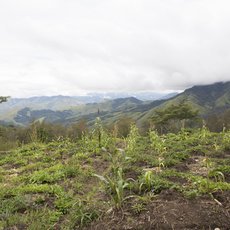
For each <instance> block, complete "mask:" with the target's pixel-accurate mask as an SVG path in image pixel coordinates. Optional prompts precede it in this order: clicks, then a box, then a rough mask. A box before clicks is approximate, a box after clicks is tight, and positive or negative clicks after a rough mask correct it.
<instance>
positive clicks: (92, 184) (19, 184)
mask: <svg viewBox="0 0 230 230" xmlns="http://www.w3.org/2000/svg"><path fill="white" fill-rule="evenodd" d="M229 165H230V131H226V130H223V132H220V133H213V132H210V131H209V130H208V129H207V128H206V127H203V128H202V129H197V130H191V129H189V130H188V129H187V130H186V129H182V130H181V131H180V132H179V133H176V134H174V133H168V134H164V135H159V134H158V133H157V132H156V131H155V130H150V131H149V133H148V135H147V136H141V135H140V134H139V133H138V129H137V128H136V126H135V125H132V126H131V128H130V133H129V135H128V136H127V137H126V138H121V137H117V135H114V133H111V132H110V133H109V132H106V130H104V129H103V127H102V124H101V122H100V120H97V123H96V126H95V128H94V129H93V130H91V132H89V133H87V134H86V133H85V134H83V135H81V139H78V140H75V141H74V140H70V139H68V138H57V139H55V140H53V141H50V142H48V143H42V142H39V141H38V140H33V142H31V143H29V144H26V145H22V146H21V147H19V148H16V149H14V150H11V151H6V152H1V154H0V204H1V206H0V229H66V230H67V229H215V228H220V229H229V227H230V166H229Z"/></svg>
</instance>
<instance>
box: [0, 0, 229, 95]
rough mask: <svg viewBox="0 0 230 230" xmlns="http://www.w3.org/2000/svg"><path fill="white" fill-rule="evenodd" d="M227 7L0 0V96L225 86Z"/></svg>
mask: <svg viewBox="0 0 230 230" xmlns="http://www.w3.org/2000/svg"><path fill="white" fill-rule="evenodd" d="M229 9H230V1H229V0H20V1H19V0H0V95H10V96H13V97H29V96H37V95H57V94H63V95H79V94H82V93H85V92H89V91H117V90H119V91H143V90H148V91H149V90H155V91H162V90H183V89H185V88H187V87H190V86H192V85H195V84H208V83H213V82H217V81H228V80H230V13H229Z"/></svg>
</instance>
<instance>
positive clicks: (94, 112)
mask: <svg viewBox="0 0 230 230" xmlns="http://www.w3.org/2000/svg"><path fill="white" fill-rule="evenodd" d="M181 101H186V102H187V103H189V104H191V105H192V107H193V108H194V109H198V110H199V112H200V115H202V116H207V115H210V114H214V113H215V114H216V113H217V114H218V113H219V112H221V111H224V110H226V109H229V108H230V82H225V83H215V84H212V85H204V86H194V87H192V88H190V89H187V90H185V91H184V92H183V93H180V94H178V95H176V96H174V97H173V98H169V99H164V100H156V101H152V102H148V101H141V100H138V99H136V98H134V97H129V98H120V99H114V100H104V101H103V102H99V103H88V104H82V102H81V101H79V99H76V98H75V99H74V98H71V97H62V96H58V97H51V98H46V97H44V98H40V99H39V98H33V99H32V100H31V101H30V102H29V103H27V102H25V101H22V102H20V103H22V104H20V106H22V107H20V109H18V107H17V106H18V104H17V103H16V102H14V100H12V101H9V102H7V103H11V107H10V109H9V108H8V110H7V111H8V112H7V113H3V112H2V113H1V116H0V120H2V121H9V122H10V121H11V122H13V123H16V124H21V125H27V124H29V123H30V122H31V121H34V120H40V119H41V120H45V121H47V122H51V123H52V122H59V123H63V124H68V123H72V122H77V121H79V120H80V119H82V118H83V119H85V120H86V121H87V122H88V124H90V125H91V124H92V123H93V122H94V120H95V118H96V117H97V116H98V111H100V117H101V119H102V120H103V122H104V123H105V124H111V123H113V122H114V121H117V120H119V119H120V118H121V117H124V116H126V117H130V118H132V119H133V120H134V121H137V122H138V123H143V122H145V121H148V119H150V118H151V117H152V116H153V114H154V112H155V110H156V109H158V108H163V107H166V106H169V105H171V104H178V103H180V102H181ZM7 103H5V104H4V103H3V104H1V107H0V112H1V111H3V110H4V109H5V106H7ZM23 106H24V107H23ZM25 106H26V107H25ZM47 108H48V109H47Z"/></svg>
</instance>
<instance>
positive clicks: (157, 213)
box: [85, 190, 230, 230]
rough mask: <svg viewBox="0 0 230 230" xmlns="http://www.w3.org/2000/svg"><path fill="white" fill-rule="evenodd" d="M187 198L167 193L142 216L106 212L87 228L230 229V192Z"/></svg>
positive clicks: (122, 211) (128, 212)
mask: <svg viewBox="0 0 230 230" xmlns="http://www.w3.org/2000/svg"><path fill="white" fill-rule="evenodd" d="M213 197H214V198H215V199H218V201H219V202H220V203H219V204H218V203H217V202H216V201H215V200H214V198H211V197H209V196H204V197H200V198H196V199H192V200H190V199H186V198H184V197H183V196H182V194H180V193H179V192H177V191H174V190H164V191H162V192H161V193H160V194H159V195H158V196H157V198H155V199H154V200H153V201H152V202H150V203H149V204H147V205H146V207H145V209H144V210H143V211H142V212H141V213H140V214H134V213H133V212H130V211H128V210H126V208H125V207H124V208H123V210H120V211H114V212H113V213H111V212H110V213H107V214H106V215H105V216H103V217H102V218H101V219H100V220H98V221H97V222H94V223H92V224H91V225H90V226H87V227H86V228H85V229H89V230H97V229H98V230H99V229H100V230H102V229H111V230H122V229H137V230H138V229H140V230H141V229H143V230H144V229H146V230H147V229H162V230H164V229H165V230H170V229H172V230H174V229H175V230H176V229H183V230H194V229H197V230H200V229H213V230H214V229H216V228H217V229H218V228H219V229H221V230H229V229H230V192H229V191H227V192H218V193H216V194H213Z"/></svg>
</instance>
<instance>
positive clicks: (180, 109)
mask: <svg viewBox="0 0 230 230" xmlns="http://www.w3.org/2000/svg"><path fill="white" fill-rule="evenodd" d="M197 116H198V110H194V109H193V108H192V107H191V106H190V105H189V104H187V103H185V102H184V101H182V102H180V103H179V104H178V105H170V106H168V107H167V108H165V109H159V110H156V111H155V115H154V116H153V117H152V120H153V122H154V124H155V125H166V124H168V123H169V122H170V121H172V120H174V121H176V120H177V121H183V124H182V126H183V127H184V122H185V120H187V119H194V118H196V117H197Z"/></svg>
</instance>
